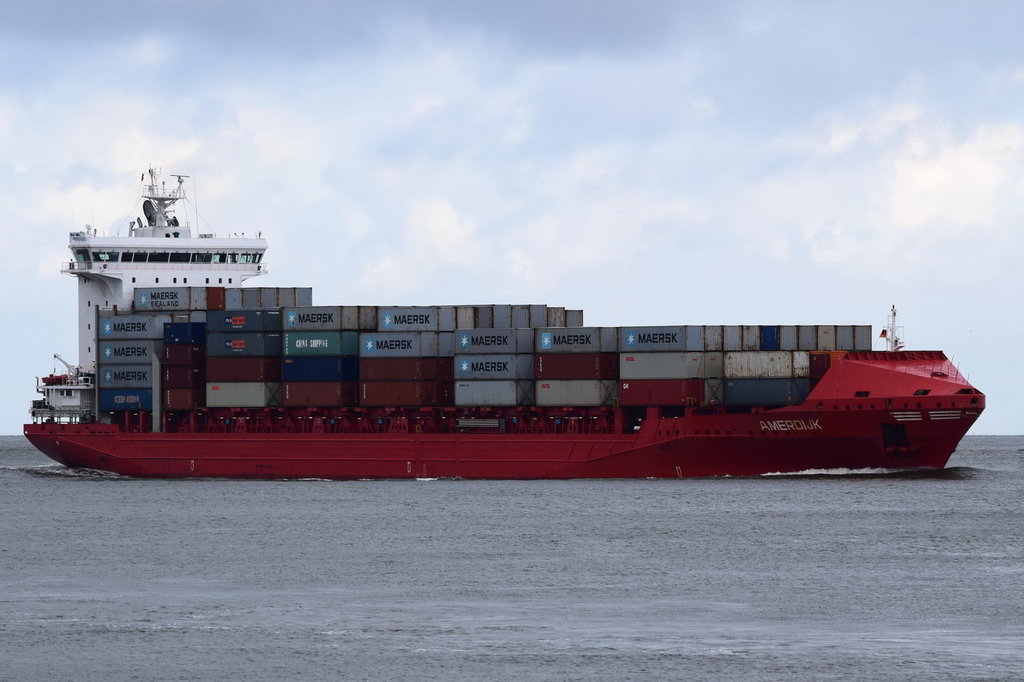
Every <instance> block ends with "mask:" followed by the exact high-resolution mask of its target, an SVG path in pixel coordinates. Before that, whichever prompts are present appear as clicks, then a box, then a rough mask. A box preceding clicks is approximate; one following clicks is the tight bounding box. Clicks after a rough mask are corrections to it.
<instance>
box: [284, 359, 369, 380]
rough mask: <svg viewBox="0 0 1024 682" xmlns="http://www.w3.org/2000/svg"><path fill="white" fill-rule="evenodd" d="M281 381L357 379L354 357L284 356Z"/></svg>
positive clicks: (357, 369)
mask: <svg viewBox="0 0 1024 682" xmlns="http://www.w3.org/2000/svg"><path fill="white" fill-rule="evenodd" d="M281 379H282V380H283V381H348V382H352V381H358V380H359V358H356V357H350V356H345V357H290V358H289V357H286V358H284V359H283V360H282V361H281Z"/></svg>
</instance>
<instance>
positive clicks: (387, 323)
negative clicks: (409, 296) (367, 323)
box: [377, 306, 439, 332]
mask: <svg viewBox="0 0 1024 682" xmlns="http://www.w3.org/2000/svg"><path fill="white" fill-rule="evenodd" d="M438 326H439V325H438V311H437V308H436V307H434V306H416V307H409V308H395V307H390V308H378V310H377V331H382V332H423V331H437V330H438Z"/></svg>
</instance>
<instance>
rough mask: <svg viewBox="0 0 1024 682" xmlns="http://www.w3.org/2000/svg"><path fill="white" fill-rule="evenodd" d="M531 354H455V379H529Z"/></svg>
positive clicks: (531, 368)
mask: <svg viewBox="0 0 1024 682" xmlns="http://www.w3.org/2000/svg"><path fill="white" fill-rule="evenodd" d="M532 370H533V356H532V355H516V354H514V353H513V354H500V355H456V356H455V379H456V380H464V379H481V380H495V379H529V378H530V377H531V376H532V373H533V372H532Z"/></svg>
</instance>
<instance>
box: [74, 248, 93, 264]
mask: <svg viewBox="0 0 1024 682" xmlns="http://www.w3.org/2000/svg"><path fill="white" fill-rule="evenodd" d="M75 260H76V261H78V262H79V263H85V262H88V261H89V260H91V259H90V258H89V252H88V251H86V250H85V249H75Z"/></svg>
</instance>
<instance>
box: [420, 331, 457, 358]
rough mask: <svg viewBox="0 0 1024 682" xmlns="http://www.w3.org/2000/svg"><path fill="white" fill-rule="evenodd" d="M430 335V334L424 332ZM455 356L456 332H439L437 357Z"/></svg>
mask: <svg viewBox="0 0 1024 682" xmlns="http://www.w3.org/2000/svg"><path fill="white" fill-rule="evenodd" d="M423 333H424V334H429V333H430V332H423ZM453 355H455V332H437V356H438V357H439V358H450V357H452V356H453Z"/></svg>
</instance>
